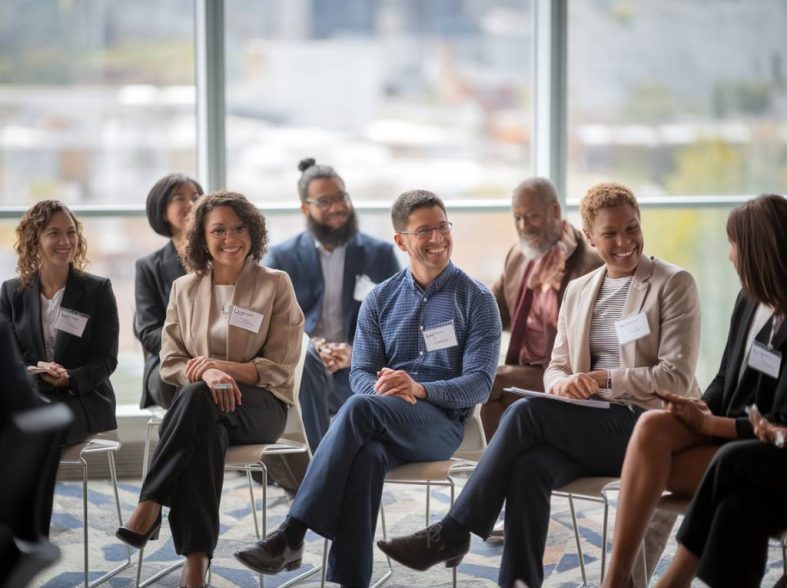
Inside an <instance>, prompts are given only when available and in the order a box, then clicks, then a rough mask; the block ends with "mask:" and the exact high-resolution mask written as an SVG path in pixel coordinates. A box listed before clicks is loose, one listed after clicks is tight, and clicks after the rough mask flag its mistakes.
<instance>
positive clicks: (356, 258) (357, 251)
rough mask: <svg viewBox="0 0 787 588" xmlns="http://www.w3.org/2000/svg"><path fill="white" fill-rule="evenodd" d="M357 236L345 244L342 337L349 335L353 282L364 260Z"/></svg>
mask: <svg viewBox="0 0 787 588" xmlns="http://www.w3.org/2000/svg"><path fill="white" fill-rule="evenodd" d="M358 240H359V238H358V235H356V236H355V237H353V239H352V240H351V241H350V242H349V243H347V249H346V250H345V252H344V276H343V278H342V280H343V281H342V312H343V313H344V337H345V338H347V337H348V336H349V333H350V322H351V321H352V318H353V306H354V305H355V281H356V279H357V277H358V276H360V275H361V274H363V266H364V258H365V257H366V252H365V251H364V249H363V247H361V245H360V243H359V242H358Z"/></svg>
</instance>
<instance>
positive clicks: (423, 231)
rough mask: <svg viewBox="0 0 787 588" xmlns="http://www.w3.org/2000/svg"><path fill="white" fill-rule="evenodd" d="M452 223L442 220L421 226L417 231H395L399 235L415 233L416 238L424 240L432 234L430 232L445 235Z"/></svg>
mask: <svg viewBox="0 0 787 588" xmlns="http://www.w3.org/2000/svg"><path fill="white" fill-rule="evenodd" d="M453 226H454V223H449V222H444V223H440V224H439V225H435V226H433V227H421V228H420V229H418V230H417V231H397V232H398V233H399V234H400V235H415V236H416V238H417V239H419V240H421V241H426V240H427V239H429V238H430V237H431V236H432V233H434V232H435V231H437V232H438V233H440V234H441V235H447V234H448V233H450V232H451V228H452V227H453Z"/></svg>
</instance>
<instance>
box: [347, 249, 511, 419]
mask: <svg viewBox="0 0 787 588" xmlns="http://www.w3.org/2000/svg"><path fill="white" fill-rule="evenodd" d="M451 321H453V325H454V331H455V333H456V340H457V342H458V345H455V346H453V347H449V348H446V349H439V350H436V351H431V352H427V350H426V343H425V340H424V337H423V334H422V332H421V331H422V329H427V330H428V329H430V328H433V327H436V326H439V325H444V324H446V323H448V322H451ZM500 328H501V327H500V314H499V312H498V310H497V304H496V302H495V299H494V297H493V296H492V293H491V292H490V291H489V289H487V288H486V287H485V286H484V285H483V284H481V283H480V282H478V281H476V280H473V279H472V278H470V277H469V276H468V275H467V274H465V273H464V272H463V271H462V270H460V269H459V268H457V267H456V266H455V265H453V264H452V263H450V264H449V265H448V267H447V268H446V269H445V270H444V271H443V273H441V274H440V275H439V276H438V277H437V278H435V279H434V280H433V281H432V283H431V284H429V286H428V287H427V288H426V290H424V289H423V288H421V286H419V285H418V282H416V281H415V279H414V278H413V275H412V273H410V270H409V269H404V270H402V271H400V272H399V273H397V274H395V275H393V276H392V277H391V278H389V279H388V280H386V281H385V282H383V283H381V284H379V285H378V286H377V287H376V288H375V289H374V290H372V292H370V293H369V295H368V296H367V297H366V299H365V300H364V302H363V304H362V305H361V310H360V314H359V316H358V327H357V330H356V332H355V340H354V341H353V354H352V369H351V372H350V382H351V384H352V389H353V391H354V392H355V393H356V394H374V393H375V392H374V384H375V382H376V381H377V372H378V371H379V370H380V369H381V368H383V367H388V368H391V369H394V370H404V371H406V372H408V373H409V374H410V376H411V377H412V378H413V379H414V380H415V381H416V382H418V383H420V384H422V385H423V386H424V388H426V392H427V400H428V402H431V403H432V404H434V405H436V406H440V407H442V408H444V409H447V412H449V414H451V415H452V416H457V417H459V418H464V417H465V416H467V414H468V411H469V409H470V408H472V407H473V406H474V405H476V404H478V403H481V402H484V401H485V400H486V399H487V397H488V396H489V391H490V390H491V389H492V381H493V379H494V377H495V371H496V369H497V363H498V354H499V349H500Z"/></svg>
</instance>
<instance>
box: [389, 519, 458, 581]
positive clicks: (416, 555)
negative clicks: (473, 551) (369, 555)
mask: <svg viewBox="0 0 787 588" xmlns="http://www.w3.org/2000/svg"><path fill="white" fill-rule="evenodd" d="M377 547H379V548H380V549H381V550H382V551H383V553H385V554H386V555H387V556H389V557H390V558H392V559H395V560H396V561H398V562H399V563H400V564H402V565H405V566H407V567H408V568H412V569H414V570H418V571H420V572H423V571H425V570H428V569H429V568H431V567H432V566H433V565H435V564H436V563H440V562H445V567H447V568H454V567H456V566H458V565H459V563H460V562H461V561H462V558H463V557H464V556H465V554H466V553H467V552H468V551H470V533H467V534H466V535H465V536H464V537H463V538H461V539H459V540H458V542H455V543H446V541H445V538H444V537H443V525H442V523H435V524H434V525H430V526H428V527H427V528H426V529H423V530H421V531H418V532H417V533H414V534H412V535H405V536H404V537H395V538H394V539H389V540H387V541H378V542H377Z"/></svg>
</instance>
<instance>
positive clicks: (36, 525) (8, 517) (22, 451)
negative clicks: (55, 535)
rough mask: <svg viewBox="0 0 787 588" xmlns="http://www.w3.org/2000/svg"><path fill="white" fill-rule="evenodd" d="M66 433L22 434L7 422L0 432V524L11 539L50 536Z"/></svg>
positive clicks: (29, 539)
mask: <svg viewBox="0 0 787 588" xmlns="http://www.w3.org/2000/svg"><path fill="white" fill-rule="evenodd" d="M64 437H65V431H63V430H58V431H47V432H42V433H23V432H22V431H20V430H19V429H18V428H17V427H16V425H14V424H13V423H12V422H11V421H10V420H8V421H6V422H5V423H4V424H3V426H2V430H0V455H2V456H3V459H2V470H0V476H2V478H3V480H4V482H3V483H2V484H0V523H2V524H4V525H6V526H7V527H8V528H9V529H10V530H11V532H12V534H13V536H14V537H18V538H20V539H24V540H26V541H38V540H39V539H40V538H41V537H49V521H50V519H51V518H52V500H53V498H54V495H55V477H56V476H57V468H58V465H59V463H60V453H61V450H62V445H63V438H64Z"/></svg>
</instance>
